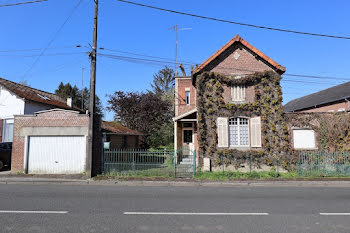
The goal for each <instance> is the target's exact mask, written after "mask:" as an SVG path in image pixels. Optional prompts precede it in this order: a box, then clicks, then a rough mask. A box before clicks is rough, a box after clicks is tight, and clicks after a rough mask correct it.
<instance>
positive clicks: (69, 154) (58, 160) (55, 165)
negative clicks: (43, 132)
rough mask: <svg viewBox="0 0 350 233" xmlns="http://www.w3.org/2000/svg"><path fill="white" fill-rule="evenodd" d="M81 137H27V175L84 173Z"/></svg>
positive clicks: (82, 140) (84, 151)
mask: <svg viewBox="0 0 350 233" xmlns="http://www.w3.org/2000/svg"><path fill="white" fill-rule="evenodd" d="M85 159H86V138H85V137H83V136H35V137H29V150H28V173H35V174H78V173H82V172H84V171H85Z"/></svg>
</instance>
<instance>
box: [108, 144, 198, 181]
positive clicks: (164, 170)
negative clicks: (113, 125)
mask: <svg viewBox="0 0 350 233" xmlns="http://www.w3.org/2000/svg"><path fill="white" fill-rule="evenodd" d="M195 158H196V151H195V150H188V149H179V150H177V151H174V150H143V149H106V150H104V153H103V174H109V175H117V176H162V177H192V176H193V175H194V174H195V172H196V159H195Z"/></svg>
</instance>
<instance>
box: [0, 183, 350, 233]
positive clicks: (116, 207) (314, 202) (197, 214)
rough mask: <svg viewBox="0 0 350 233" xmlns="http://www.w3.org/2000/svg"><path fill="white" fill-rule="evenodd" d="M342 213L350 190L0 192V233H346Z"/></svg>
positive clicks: (30, 187)
mask: <svg viewBox="0 0 350 233" xmlns="http://www.w3.org/2000/svg"><path fill="white" fill-rule="evenodd" d="M23 211H28V212H23ZM37 211H43V212H37ZM50 211H51V212H50ZM320 213H322V214H325V215H321V214H320ZM347 213H350V188H349V187H348V188H345V187H344V188H341V187H121V186H93V185H74V186H73V185H38V184H1V185H0V232H152V233H156V232H162V233H163V232H172V233H173V232H190V233H195V232H238V233H244V232H249V233H251V232H268V233H275V232H276V233H277V232H278V233H283V232H288V233H290V232H298V233H303V232H325V233H330V232H337V233H340V232H346V233H349V232H350V215H345V214H347ZM329 214H335V215H329Z"/></svg>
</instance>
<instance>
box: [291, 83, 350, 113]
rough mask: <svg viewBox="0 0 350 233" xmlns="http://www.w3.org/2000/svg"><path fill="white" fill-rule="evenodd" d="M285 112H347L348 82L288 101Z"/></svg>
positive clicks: (349, 88)
mask: <svg viewBox="0 0 350 233" xmlns="http://www.w3.org/2000/svg"><path fill="white" fill-rule="evenodd" d="M284 111H285V112H349V111H350V82H346V83H343V84H340V85H337V86H334V87H330V88H327V89H325V90H322V91H319V92H316V93H313V94H310V95H307V96H303V97H300V98H297V99H294V100H291V101H289V102H288V103H287V104H286V105H285V106H284Z"/></svg>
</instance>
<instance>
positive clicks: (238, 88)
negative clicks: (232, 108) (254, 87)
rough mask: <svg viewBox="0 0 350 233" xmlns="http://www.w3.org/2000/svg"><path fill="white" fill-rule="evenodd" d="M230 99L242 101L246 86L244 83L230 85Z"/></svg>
mask: <svg viewBox="0 0 350 233" xmlns="http://www.w3.org/2000/svg"><path fill="white" fill-rule="evenodd" d="M231 99H232V101H233V102H242V101H245V99H246V87H245V86H244V85H233V86H231Z"/></svg>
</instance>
